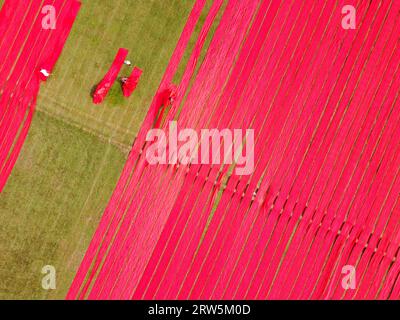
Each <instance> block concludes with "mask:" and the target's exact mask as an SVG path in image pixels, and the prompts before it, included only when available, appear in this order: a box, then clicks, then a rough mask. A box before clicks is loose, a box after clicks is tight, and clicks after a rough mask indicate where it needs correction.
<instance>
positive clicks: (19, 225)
mask: <svg viewBox="0 0 400 320" xmlns="http://www.w3.org/2000/svg"><path fill="white" fill-rule="evenodd" d="M2 2H3V1H2V0H0V4H2ZM82 2H83V5H82V9H81V11H80V13H79V16H78V19H77V21H76V23H75V25H74V28H73V31H72V33H71V36H70V38H69V40H68V42H67V45H66V47H65V48H64V51H63V54H62V56H61V58H60V60H59V61H58V63H57V66H56V68H55V71H54V76H52V78H51V79H49V81H48V82H47V83H46V84H45V85H44V86H42V88H41V90H40V95H39V99H38V105H37V112H36V115H35V118H34V121H33V124H32V127H31V130H30V132H29V135H28V138H27V141H26V143H25V145H24V147H23V150H22V152H21V155H20V157H19V159H18V162H17V164H16V166H15V168H14V171H13V172H12V175H11V177H10V179H9V181H8V184H7V186H6V188H5V190H4V192H3V193H2V194H1V195H0V256H1V260H0V298H1V299H21V298H24V299H46V298H50V299H60V298H64V296H65V294H66V292H67V290H68V287H69V285H70V283H71V281H72V279H73V276H74V274H75V271H76V269H77V267H78V265H79V263H80V261H81V259H82V257H83V255H84V252H85V250H86V248H87V246H88V243H89V241H90V239H91V236H92V234H93V231H94V230H95V228H96V226H97V223H98V221H99V219H100V217H101V214H102V212H103V210H104V208H105V206H106V205H107V202H108V200H109V198H110V195H111V193H112V190H113V189H114V187H115V185H116V182H117V180H118V178H119V174H120V172H121V170H122V168H123V165H124V162H125V159H126V155H127V152H128V151H129V149H130V146H131V144H132V142H133V140H134V137H135V135H136V133H137V132H138V130H139V127H140V124H141V122H142V120H143V118H144V116H145V114H146V112H147V109H148V106H149V103H150V101H151V99H152V97H153V95H154V92H155V90H156V88H157V87H158V85H159V82H160V80H161V77H162V76H163V73H164V71H165V68H166V66H167V64H168V61H169V58H170V56H171V54H172V52H173V49H174V47H175V45H176V42H177V40H178V38H179V35H180V33H181V31H182V29H183V26H184V24H185V22H186V18H187V16H188V14H189V12H190V10H191V8H192V6H193V3H194V0H112V1H110V0H84V1H82ZM210 3H211V1H209V3H208V4H207V6H208V7H209V6H210ZM204 18H205V15H204V14H203V16H202V18H201V19H202V21H204ZM200 25H201V24H200ZM198 32H199V27H197V31H196V33H195V35H196V34H197V33H198ZM193 44H194V39H192V40H191V43H190V46H193ZM119 47H126V48H127V49H129V50H130V55H129V59H130V60H131V61H132V62H133V64H134V65H137V66H138V67H140V68H142V69H143V71H144V73H143V76H142V79H141V81H140V84H139V86H138V88H137V90H136V92H135V93H134V95H133V96H132V97H131V98H130V99H129V100H126V99H124V98H122V95H121V90H120V89H119V88H118V84H116V86H115V87H113V89H112V90H111V92H110V95H109V96H108V97H107V99H106V101H105V102H104V103H103V104H102V105H100V106H94V105H93V104H92V103H91V98H90V91H91V89H92V87H93V86H94V85H95V84H96V83H97V82H98V81H100V80H101V77H102V75H103V74H104V73H105V72H106V70H107V69H108V67H109V65H110V64H111V62H112V60H113V58H114V55H115V54H116V52H117V50H118V48H119ZM187 58H188V55H186V56H185V59H187ZM183 67H184V65H183V66H182V67H181V68H180V72H179V75H181V74H182V70H183ZM128 73H129V69H128V68H125V69H124V70H123V72H122V74H128ZM179 75H178V77H179ZM44 265H53V266H54V267H55V268H56V270H57V289H56V290H50V291H46V290H43V289H42V287H41V279H42V277H43V275H42V274H41V269H42V267H43V266H44Z"/></svg>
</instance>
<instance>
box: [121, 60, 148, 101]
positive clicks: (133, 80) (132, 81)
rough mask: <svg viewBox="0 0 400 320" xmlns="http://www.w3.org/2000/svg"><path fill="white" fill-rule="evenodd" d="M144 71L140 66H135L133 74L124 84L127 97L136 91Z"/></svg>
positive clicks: (123, 90) (123, 87) (124, 92)
mask: <svg viewBox="0 0 400 320" xmlns="http://www.w3.org/2000/svg"><path fill="white" fill-rule="evenodd" d="M142 73H143V71H142V70H140V69H139V68H138V67H134V68H133V70H132V73H131V75H130V76H129V77H128V78H127V79H126V81H125V82H124V83H123V84H122V92H123V94H124V96H125V97H130V96H131V95H132V93H133V92H134V91H135V89H136V87H137V85H138V83H139V79H140V76H141V75H142Z"/></svg>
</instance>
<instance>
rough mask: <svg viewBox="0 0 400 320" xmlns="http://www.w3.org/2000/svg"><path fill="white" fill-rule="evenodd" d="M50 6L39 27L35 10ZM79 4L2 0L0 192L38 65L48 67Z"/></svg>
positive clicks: (23, 129) (20, 139) (20, 137)
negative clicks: (48, 19)
mask: <svg viewBox="0 0 400 320" xmlns="http://www.w3.org/2000/svg"><path fill="white" fill-rule="evenodd" d="M46 5H52V6H54V8H55V11H56V15H57V27H56V28H55V29H44V28H43V26H42V19H43V18H44V15H43V14H42V13H41V10H42V8H43V7H44V6H46ZM79 8H80V2H78V1H75V0H54V1H53V0H45V1H36V0H6V1H5V2H4V4H3V7H2V9H1V12H0V17H1V19H0V61H1V63H0V192H1V191H2V190H3V188H4V185H5V184H6V181H7V179H8V177H9V175H10V173H11V171H12V168H13V167H14V164H15V162H16V160H17V157H18V155H19V153H20V151H21V148H22V146H23V143H24V141H25V138H26V135H27V134H28V130H29V127H30V124H31V121H32V118H33V114H34V111H35V106H36V97H37V94H38V91H39V83H40V80H46V79H47V78H46V77H44V76H43V75H42V74H41V73H40V70H42V69H45V70H47V71H48V72H49V73H51V71H52V70H53V68H54V65H55V63H56V62H57V60H58V57H59V55H60V54H61V51H62V49H63V47H64V44H65V42H66V40H67V38H68V35H69V32H70V30H71V28H72V25H73V23H74V21H75V18H76V15H77V14H78V11H79Z"/></svg>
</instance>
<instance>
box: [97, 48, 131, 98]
mask: <svg viewBox="0 0 400 320" xmlns="http://www.w3.org/2000/svg"><path fill="white" fill-rule="evenodd" d="M127 56H128V50H127V49H124V48H120V49H119V50H118V52H117V55H116V56H115V58H114V61H113V63H112V65H111V67H110V69H109V70H108V71H107V73H106V75H105V76H104V78H103V80H101V81H100V83H99V84H98V85H97V87H96V90H95V92H94V93H93V103H95V104H100V103H102V102H103V100H104V99H105V97H106V96H107V94H108V91H110V89H111V87H112V85H113V84H114V82H115V80H117V77H118V74H119V72H120V70H121V68H122V66H123V64H124V61H125V59H126V57H127Z"/></svg>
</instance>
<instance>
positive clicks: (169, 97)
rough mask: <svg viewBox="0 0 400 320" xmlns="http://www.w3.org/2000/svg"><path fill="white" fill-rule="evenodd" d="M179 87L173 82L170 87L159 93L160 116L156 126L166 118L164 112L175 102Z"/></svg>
mask: <svg viewBox="0 0 400 320" xmlns="http://www.w3.org/2000/svg"><path fill="white" fill-rule="evenodd" d="M176 91H177V87H176V85H174V84H171V85H170V86H169V87H168V88H166V89H165V90H163V91H162V92H161V93H160V95H159V101H160V102H159V107H158V116H157V121H156V124H155V127H156V128H158V127H159V126H160V124H161V121H162V120H163V118H164V112H165V110H166V109H167V108H169V107H170V106H172V105H173V104H174V103H175V99H176Z"/></svg>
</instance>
